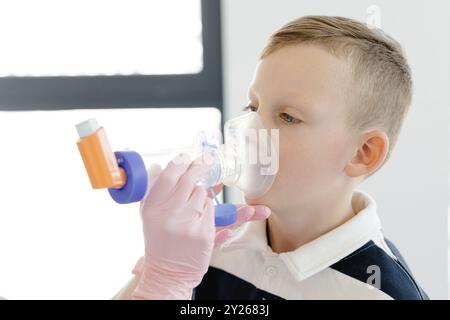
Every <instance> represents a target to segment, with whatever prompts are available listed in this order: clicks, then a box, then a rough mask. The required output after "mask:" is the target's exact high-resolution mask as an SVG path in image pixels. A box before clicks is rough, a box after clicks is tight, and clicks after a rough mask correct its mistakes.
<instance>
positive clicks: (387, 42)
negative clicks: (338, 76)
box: [260, 16, 412, 156]
mask: <svg viewBox="0 0 450 320" xmlns="http://www.w3.org/2000/svg"><path fill="white" fill-rule="evenodd" d="M299 43H310V44H314V45H317V46H320V47H321V48H323V49H325V50H326V51H328V52H329V53H331V54H333V55H335V56H337V57H339V58H344V59H346V60H347V61H348V62H349V66H350V70H351V75H352V85H353V86H352V92H351V93H350V95H351V96H352V106H351V108H350V110H351V112H349V115H348V120H349V124H350V125H351V126H352V128H355V129H356V130H360V131H362V130H366V129H369V128H379V129H382V130H383V131H385V132H386V134H387V135H388V137H389V141H390V147H389V150H388V156H389V155H390V153H391V150H392V148H393V146H394V145H395V142H396V141H397V138H398V135H399V133H400V128H401V125H402V122H403V119H404V117H405V115H406V113H407V111H408V109H409V105H410V104H411V97H412V80H411V71H410V68H409V66H408V63H407V61H406V58H405V57H404V55H403V52H402V48H401V46H400V44H399V43H398V42H397V41H395V40H394V39H392V38H391V37H389V36H388V35H386V34H385V33H383V32H382V31H381V30H380V29H371V28H369V27H367V26H366V25H365V24H363V23H361V22H358V21H356V20H352V19H349V18H343V17H331V16H305V17H301V18H299V19H296V20H294V21H292V22H290V23H288V24H286V25H285V26H283V27H282V28H281V29H279V30H278V31H276V32H275V33H274V34H273V35H272V36H271V37H270V38H269V40H268V42H267V44H266V46H265V48H264V49H263V51H262V53H261V56H260V58H261V59H263V58H264V57H266V56H268V55H269V54H271V53H272V52H274V51H276V50H278V49H280V48H283V47H286V46H289V45H294V44H299Z"/></svg>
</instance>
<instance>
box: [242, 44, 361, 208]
mask: <svg viewBox="0 0 450 320" xmlns="http://www.w3.org/2000/svg"><path fill="white" fill-rule="evenodd" d="M350 94H351V88H350V81H349V75H348V70H347V65H346V62H344V61H341V60H340V59H338V58H337V57H335V56H333V55H331V54H329V53H328V52H326V51H325V50H323V49H321V48H319V47H316V46H312V45H292V46H289V47H284V48H281V49H279V50H277V51H275V52H273V53H271V54H270V55H268V56H266V57H265V58H264V59H262V60H261V61H260V63H259V64H258V66H257V69H256V73H255V76H254V79H253V81H252V84H251V86H250V89H249V103H248V105H249V106H251V107H249V108H247V109H248V110H250V111H256V112H258V113H259V114H260V116H261V118H262V119H263V122H264V124H265V126H266V127H267V128H277V129H279V138H280V140H279V142H280V144H279V161H280V162H279V171H278V174H277V177H276V179H275V182H274V184H273V186H272V188H271V189H270V190H269V191H268V192H267V193H266V194H265V195H264V196H262V197H260V198H258V199H252V200H250V199H246V200H247V203H249V204H257V203H260V204H265V205H267V206H269V207H270V208H271V209H272V210H274V211H275V212H277V211H282V210H289V209H295V208H298V207H299V206H301V205H303V206H305V205H306V206H313V207H314V206H317V205H319V206H320V205H321V204H322V203H324V202H326V201H327V200H329V199H330V198H333V197H334V199H336V198H337V197H338V196H339V195H342V192H344V190H345V188H346V186H347V185H348V184H347V183H346V182H347V179H348V177H347V175H346V174H345V170H344V169H345V167H346V164H347V163H348V162H349V161H351V159H352V156H353V155H354V152H355V151H356V147H357V137H356V135H355V134H354V133H353V132H352V131H351V129H350V128H349V126H348V124H347V121H346V117H347V116H348V112H349V110H348V109H349V102H348V100H349V98H348V96H349V95H350ZM347 188H348V187H347Z"/></svg>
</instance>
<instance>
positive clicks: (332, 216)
mask: <svg viewBox="0 0 450 320" xmlns="http://www.w3.org/2000/svg"><path fill="white" fill-rule="evenodd" d="M354 215H355V212H354V210H353V207H352V194H350V195H349V196H346V197H344V198H341V199H340V201H336V202H332V203H325V204H324V203H321V204H320V205H319V206H317V207H313V206H305V207H297V208H295V209H294V210H293V212H282V214H281V213H277V212H272V214H271V215H270V217H269V219H268V222H267V223H268V228H267V229H268V232H267V237H268V239H267V240H268V242H269V244H270V246H271V248H272V251H273V252H276V253H282V252H288V251H293V250H295V249H297V248H298V247H300V246H302V245H304V244H306V243H308V242H310V241H312V240H314V239H316V238H318V237H320V236H321V235H323V234H325V233H327V232H329V231H331V230H333V229H335V228H337V227H338V226H340V225H341V224H343V223H345V222H346V221H348V220H350V219H351V218H352V217H353V216H354Z"/></svg>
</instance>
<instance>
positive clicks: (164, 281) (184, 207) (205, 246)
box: [133, 155, 216, 299]
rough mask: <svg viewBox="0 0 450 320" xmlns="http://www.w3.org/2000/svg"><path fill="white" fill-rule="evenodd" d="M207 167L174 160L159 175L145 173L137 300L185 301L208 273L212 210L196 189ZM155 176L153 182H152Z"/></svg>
mask: <svg viewBox="0 0 450 320" xmlns="http://www.w3.org/2000/svg"><path fill="white" fill-rule="evenodd" d="M207 170H208V165H206V164H205V162H199V161H197V160H196V161H194V162H191V161H189V160H188V158H187V156H186V155H180V156H178V157H176V158H175V159H174V160H172V161H171V162H170V163H169V164H168V165H167V167H166V168H165V169H164V170H163V171H162V172H161V168H160V167H159V166H153V167H151V168H150V172H149V180H150V181H149V182H150V187H149V188H151V190H150V192H149V193H148V196H147V197H146V198H145V199H144V200H143V201H142V202H141V208H140V211H141V215H142V220H143V230H144V240H145V256H144V259H143V261H142V274H141V277H140V279H139V283H138V285H137V287H136V289H135V291H134V292H133V297H134V298H137V299H190V298H191V296H192V290H193V288H195V287H196V286H197V285H198V284H199V283H200V282H201V280H202V278H203V276H204V274H205V273H206V271H207V270H208V266H209V261H210V258H211V254H212V249H213V247H214V238H215V232H216V229H215V227H214V205H213V203H212V200H211V199H210V198H209V197H208V193H207V190H206V188H205V187H202V186H197V185H196V183H197V182H198V181H199V180H201V179H202V177H203V176H204V174H205V173H206V171H207ZM155 177H157V178H156V179H155Z"/></svg>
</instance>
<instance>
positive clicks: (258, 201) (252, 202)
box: [244, 195, 270, 207]
mask: <svg viewBox="0 0 450 320" xmlns="http://www.w3.org/2000/svg"><path fill="white" fill-rule="evenodd" d="M244 199H245V203H246V204H248V205H249V206H254V205H258V204H262V205H265V206H268V207H270V201H269V199H268V198H267V197H266V196H265V195H264V196H261V197H258V198H247V197H244Z"/></svg>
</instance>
